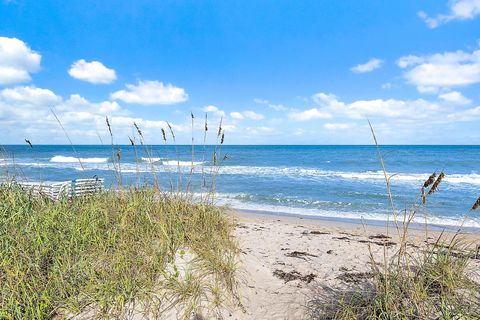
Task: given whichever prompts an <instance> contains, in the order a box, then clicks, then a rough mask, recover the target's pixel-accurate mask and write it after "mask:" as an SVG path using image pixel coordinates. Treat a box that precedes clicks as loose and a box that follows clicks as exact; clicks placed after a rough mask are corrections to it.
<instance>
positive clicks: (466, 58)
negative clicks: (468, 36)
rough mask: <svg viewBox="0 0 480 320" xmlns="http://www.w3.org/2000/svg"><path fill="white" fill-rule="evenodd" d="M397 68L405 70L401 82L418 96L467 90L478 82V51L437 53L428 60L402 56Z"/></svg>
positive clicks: (420, 57)
mask: <svg viewBox="0 0 480 320" xmlns="http://www.w3.org/2000/svg"><path fill="white" fill-rule="evenodd" d="M397 64H398V66H399V67H400V68H403V69H408V70H407V71H406V72H405V73H404V77H405V79H406V80H407V81H408V82H409V83H411V84H413V85H415V86H417V89H418V90H419V91H420V92H431V93H432V92H437V91H438V89H440V88H450V87H458V86H467V85H471V84H475V83H479V82H480V50H476V51H473V52H472V53H466V52H463V51H455V52H445V53H437V54H434V55H430V56H413V55H409V56H405V57H401V58H400V59H399V60H398V61H397Z"/></svg>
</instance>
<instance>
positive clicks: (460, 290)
mask: <svg viewBox="0 0 480 320" xmlns="http://www.w3.org/2000/svg"><path fill="white" fill-rule="evenodd" d="M370 127H371V129H372V135H373V139H374V142H375V145H376V147H377V150H378V155H379V159H380V165H381V169H382V171H383V173H384V175H385V182H386V187H387V195H388V198H389V205H390V214H389V221H388V222H387V225H386V232H387V234H389V233H390V234H391V233H393V234H392V236H394V237H396V238H398V239H399V243H398V245H397V246H396V247H395V251H394V252H393V254H391V253H390V252H389V251H388V248H387V246H386V245H384V248H383V258H381V259H378V256H375V255H374V254H373V253H372V249H371V245H370V244H368V250H369V255H370V266H371V272H370V274H371V275H372V276H371V277H369V278H368V281H364V282H362V283H357V284H356V285H355V286H353V287H347V288H340V289H335V288H330V289H331V290H328V293H327V294H325V290H324V291H323V292H324V293H320V294H318V295H317V296H316V297H315V299H313V300H312V301H311V303H310V305H309V307H310V312H311V313H310V315H311V318H313V319H338V320H361V319H369V320H390V319H392V320H393V319H448V320H454V319H472V320H473V319H480V277H479V275H480V273H479V271H478V270H475V268H474V266H473V264H472V261H474V260H477V259H480V254H479V251H480V244H479V243H478V242H475V241H472V240H469V239H472V238H469V237H468V234H466V232H465V230H464V224H465V222H466V221H467V220H468V219H469V217H470V216H471V214H473V213H474V212H475V211H476V210H478V208H479V207H480V198H478V199H477V200H476V201H475V200H474V199H472V202H473V205H472V207H471V209H470V210H469V212H467V213H466V214H465V215H464V218H463V220H462V221H461V223H460V224H459V225H458V226H457V227H458V228H457V229H456V230H450V231H445V230H444V231H441V232H440V233H438V231H437V233H435V234H436V235H435V234H434V233H433V232H432V231H429V225H428V223H427V221H426V220H425V225H424V226H423V228H424V229H425V238H424V242H423V243H422V244H418V242H415V241H412V239H411V238H410V233H411V230H412V229H413V228H414V227H413V225H412V222H413V221H414V218H416V217H418V216H419V215H420V214H423V215H426V210H423V209H425V206H426V205H428V198H429V197H431V196H432V195H433V194H434V193H435V192H439V189H440V187H441V183H442V181H443V179H444V178H445V176H446V173H445V172H444V171H441V172H440V173H437V172H434V173H432V174H431V175H430V176H429V177H427V178H426V180H425V182H424V183H423V184H422V185H421V186H419V191H420V192H419V196H418V197H417V198H416V199H415V200H414V201H413V203H412V204H411V207H410V208H409V209H404V210H397V208H396V204H395V202H394V198H393V196H392V193H391V188H390V177H391V176H390V175H389V174H388V173H387V170H386V167H385V163H384V161H383V157H382V154H381V151H380V147H379V144H378V142H377V138H376V136H375V132H374V130H373V128H372V126H370ZM417 227H418V226H417ZM434 235H435V236H434ZM416 243H417V244H416ZM320 291H321V290H320Z"/></svg>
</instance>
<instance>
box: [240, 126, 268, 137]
mask: <svg viewBox="0 0 480 320" xmlns="http://www.w3.org/2000/svg"><path fill="white" fill-rule="evenodd" d="M247 132H249V133H251V134H254V135H259V134H272V133H274V132H275V129H274V128H271V127H265V126H259V127H247Z"/></svg>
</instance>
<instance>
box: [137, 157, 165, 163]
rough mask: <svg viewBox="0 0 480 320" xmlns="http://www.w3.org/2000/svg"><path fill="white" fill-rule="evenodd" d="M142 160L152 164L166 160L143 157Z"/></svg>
mask: <svg viewBox="0 0 480 320" xmlns="http://www.w3.org/2000/svg"><path fill="white" fill-rule="evenodd" d="M141 159H142V161H146V162H150V161H151V162H158V161H161V160H163V159H164V158H154V157H151V158H149V157H142V158H141Z"/></svg>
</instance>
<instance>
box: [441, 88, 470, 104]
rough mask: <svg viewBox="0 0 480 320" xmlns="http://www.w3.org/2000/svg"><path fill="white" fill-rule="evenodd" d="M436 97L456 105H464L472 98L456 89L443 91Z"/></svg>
mask: <svg viewBox="0 0 480 320" xmlns="http://www.w3.org/2000/svg"><path fill="white" fill-rule="evenodd" d="M438 98H440V99H441V100H443V101H445V102H447V103H452V104H456V105H465V104H469V103H471V102H472V100H470V99H468V98H466V97H465V96H464V95H463V94H462V93H461V92H458V91H452V92H447V93H443V94H441V95H439V96H438Z"/></svg>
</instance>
